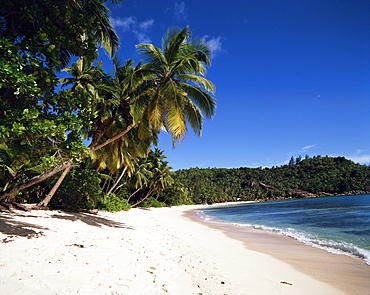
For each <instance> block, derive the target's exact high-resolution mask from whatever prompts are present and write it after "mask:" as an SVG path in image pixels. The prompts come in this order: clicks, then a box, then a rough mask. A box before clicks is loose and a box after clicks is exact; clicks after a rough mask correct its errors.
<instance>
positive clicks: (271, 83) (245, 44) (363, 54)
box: [103, 0, 370, 170]
mask: <svg viewBox="0 0 370 295" xmlns="http://www.w3.org/2000/svg"><path fill="white" fill-rule="evenodd" d="M109 8H110V9H111V19H112V23H113V25H114V27H115V29H116V31H117V33H118V35H119V37H120V39H121V48H120V50H119V52H118V55H119V56H120V58H121V59H123V60H126V59H129V58H134V60H135V62H138V61H139V60H140V57H139V56H137V55H136V53H135V45H136V44H139V43H153V44H155V45H157V46H160V45H161V38H162V36H163V35H164V33H165V32H166V30H167V28H169V27H174V26H178V27H185V26H186V25H190V29H191V30H192V32H193V36H196V37H202V38H205V40H207V42H209V44H210V46H211V47H212V50H213V64H212V66H211V67H210V68H209V70H208V74H207V78H208V79H210V80H211V81H212V82H213V83H215V85H216V88H217V92H216V99H217V102H218V107H217V110H216V115H215V117H214V118H213V119H212V120H207V119H206V120H205V122H204V127H203V135H202V137H197V136H195V135H194V134H193V133H192V130H190V129H189V131H188V133H187V136H186V137H185V139H184V140H183V141H182V142H181V143H180V144H179V145H177V147H176V148H172V144H171V138H170V135H168V134H161V135H160V143H159V148H160V149H162V150H164V153H165V155H167V157H168V161H169V164H170V165H171V166H172V167H173V168H174V169H175V170H177V169H186V168H190V167H200V168H207V167H211V168H212V167H223V168H231V167H259V166H262V167H271V166H280V165H283V164H286V163H287V162H288V161H289V159H290V157H292V156H294V157H298V156H299V155H302V157H304V156H305V155H307V154H308V155H309V156H314V155H322V156H324V155H329V156H345V157H346V158H349V159H352V160H354V161H355V162H356V163H357V162H359V163H361V164H370V18H369V14H370V1H365V0H356V1H353V0H348V1H344V0H337V1H331V0H327V1H322V0H319V1H315V0H310V1H303V0H302V1H300V0H276V1H274V0H269V1H267V0H244V1H242V0H230V1H214V0H213V1H211V0H189V1H187V0H184V1H168V0H140V1H139V0H124V1H123V2H122V3H121V4H118V5H117V4H114V5H109ZM103 61H104V63H105V64H106V65H108V64H109V62H108V61H105V60H103Z"/></svg>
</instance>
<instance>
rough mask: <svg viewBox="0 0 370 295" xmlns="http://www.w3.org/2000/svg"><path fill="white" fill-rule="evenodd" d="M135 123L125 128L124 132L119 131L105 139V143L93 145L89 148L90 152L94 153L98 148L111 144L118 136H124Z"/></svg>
mask: <svg viewBox="0 0 370 295" xmlns="http://www.w3.org/2000/svg"><path fill="white" fill-rule="evenodd" d="M134 126H135V125H134V124H130V125H128V126H127V127H126V129H125V130H123V131H122V132H120V133H118V134H117V135H115V136H113V137H111V138H109V139H108V140H106V141H104V142H103V143H101V144H98V145H96V146H93V147H90V149H89V153H93V152H95V151H96V150H99V149H101V148H102V147H105V146H106V145H108V144H110V143H111V142H113V141H115V140H117V139H118V138H120V137H122V136H124V135H125V134H126V133H127V132H129V131H130V130H131V129H132V128H133V127H134Z"/></svg>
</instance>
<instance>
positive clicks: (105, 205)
mask: <svg viewBox="0 0 370 295" xmlns="http://www.w3.org/2000/svg"><path fill="white" fill-rule="evenodd" d="M97 208H98V209H99V210H104V211H108V212H119V211H128V210H130V208H131V207H130V205H129V203H128V202H127V200H126V199H123V198H120V197H117V196H116V195H115V194H113V193H111V194H109V195H104V196H103V197H101V198H99V199H98V206H97Z"/></svg>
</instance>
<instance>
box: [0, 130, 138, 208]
mask: <svg viewBox="0 0 370 295" xmlns="http://www.w3.org/2000/svg"><path fill="white" fill-rule="evenodd" d="M133 127H134V124H130V125H128V126H127V127H126V129H125V130H123V131H122V132H120V133H118V134H117V135H115V136H113V137H112V138H110V139H108V140H106V141H105V142H103V143H101V144H99V145H96V146H95V147H91V148H90V149H89V152H90V153H93V152H95V151H96V150H98V149H101V148H102V147H104V146H106V145H108V144H110V143H111V142H113V141H115V140H117V139H118V138H120V137H122V136H124V135H125V134H126V133H127V132H129V131H130V130H131V129H132V128H133ZM69 166H73V163H72V161H71V160H68V161H65V162H64V163H62V164H60V165H58V166H56V167H54V168H53V169H50V170H48V171H46V172H44V173H42V174H40V175H37V176H35V177H33V178H31V179H30V180H28V181H26V182H24V183H22V184H19V185H16V186H14V187H12V188H10V189H8V190H6V191H3V192H1V193H0V200H4V199H7V201H9V202H13V201H14V200H15V197H16V194H17V192H19V191H21V190H22V189H25V188H28V187H30V186H32V185H34V184H37V183H39V182H41V181H44V180H45V179H47V178H49V177H51V176H53V175H55V174H57V173H58V172H60V171H62V170H64V169H67V168H68V167H69ZM69 170H70V169H69ZM68 172H69V171H68ZM68 172H67V173H68ZM64 177H65V176H64ZM64 177H63V179H64ZM63 179H62V180H63ZM57 183H58V181H57ZM61 183H62V181H60V183H59V185H58V187H59V186H60V184H61ZM58 187H56V188H55V191H54V193H55V192H56V190H57V189H58ZM54 193H53V194H52V195H51V196H50V197H49V201H50V199H51V198H52V197H53V195H54ZM48 195H50V193H49V194H48ZM42 203H43V205H44V206H47V205H48V202H44V200H43V201H42Z"/></svg>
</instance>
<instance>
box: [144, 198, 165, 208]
mask: <svg viewBox="0 0 370 295" xmlns="http://www.w3.org/2000/svg"><path fill="white" fill-rule="evenodd" d="M140 207H143V208H150V207H154V208H160V207H166V203H164V202H159V201H158V200H157V199H156V198H153V197H149V198H147V199H146V200H144V201H143V202H142V203H140Z"/></svg>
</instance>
